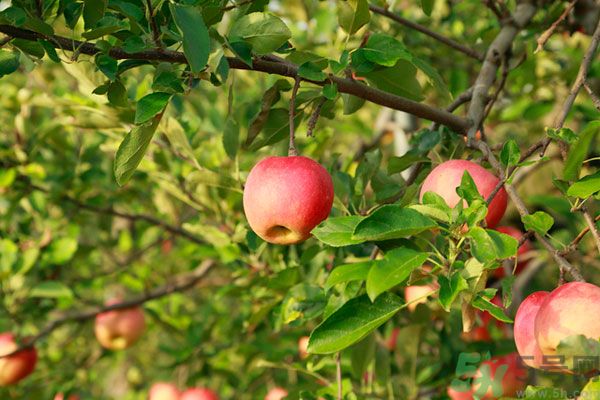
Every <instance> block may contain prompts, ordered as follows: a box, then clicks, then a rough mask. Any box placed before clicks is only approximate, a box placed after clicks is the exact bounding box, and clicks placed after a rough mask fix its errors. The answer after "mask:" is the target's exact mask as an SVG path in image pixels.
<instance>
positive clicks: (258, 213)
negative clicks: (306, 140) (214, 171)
mask: <svg viewBox="0 0 600 400" xmlns="http://www.w3.org/2000/svg"><path fill="white" fill-rule="evenodd" d="M333 196H334V194H333V181H332V179H331V176H330V175H329V173H328V172H327V171H326V170H325V168H323V166H321V165H320V164H319V163H317V162H315V161H314V160H312V159H310V158H307V157H303V156H290V157H267V158H265V159H263V160H262V161H260V162H259V163H258V164H256V165H255V166H254V168H252V170H251V171H250V174H249V175H248V179H247V181H246V186H245V187H244V212H245V213H246V218H247V219H248V223H249V224H250V227H251V228H252V230H253V231H254V232H256V234H257V235H258V236H260V237H261V238H262V239H264V240H265V241H267V242H269V243H274V244H294V243H300V242H303V241H305V240H306V239H308V238H309V237H310V232H311V231H312V229H313V228H314V227H315V226H317V225H318V224H319V223H320V222H321V221H323V220H324V219H326V218H327V217H328V216H329V212H330V211H331V207H332V205H333Z"/></svg>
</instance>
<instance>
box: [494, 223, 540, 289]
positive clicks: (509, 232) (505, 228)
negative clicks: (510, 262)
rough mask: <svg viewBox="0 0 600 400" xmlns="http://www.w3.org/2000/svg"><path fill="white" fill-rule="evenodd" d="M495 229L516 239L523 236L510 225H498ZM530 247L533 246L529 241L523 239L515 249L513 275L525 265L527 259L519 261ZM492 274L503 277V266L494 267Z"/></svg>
mask: <svg viewBox="0 0 600 400" xmlns="http://www.w3.org/2000/svg"><path fill="white" fill-rule="evenodd" d="M495 229H496V230H497V231H498V232H500V233H505V234H507V235H510V236H512V237H514V238H515V239H517V240H521V237H523V232H521V231H520V230H519V229H517V228H515V227H512V226H498V227H496V228H495ZM532 248H533V246H532V245H531V242H530V241H529V240H526V241H524V242H523V244H522V245H521V246H519V249H518V250H517V268H516V269H515V275H516V274H518V273H519V272H521V271H522V270H523V268H525V267H526V266H527V263H528V260H525V261H521V257H522V256H523V254H527V253H528V252H530V251H531V249H532ZM494 276H495V277H496V278H498V279H501V278H503V277H504V268H502V267H500V268H496V269H495V270H494Z"/></svg>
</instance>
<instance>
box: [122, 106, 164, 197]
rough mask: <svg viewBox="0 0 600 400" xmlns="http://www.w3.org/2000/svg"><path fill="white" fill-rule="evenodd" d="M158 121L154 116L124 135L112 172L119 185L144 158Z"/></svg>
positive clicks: (127, 179)
mask: <svg viewBox="0 0 600 400" xmlns="http://www.w3.org/2000/svg"><path fill="white" fill-rule="evenodd" d="M159 122H160V117H155V118H154V119H152V121H150V122H148V123H146V124H144V125H139V126H135V127H134V128H133V129H132V130H131V131H130V132H129V133H128V134H127V135H125V138H124V139H123V141H122V142H121V144H120V145H119V149H118V150H117V154H116V155H115V164H114V172H115V179H116V180H117V183H118V184H119V186H123V185H124V184H126V183H127V181H129V179H130V178H131V176H132V175H133V173H134V172H135V170H136V168H137V166H138V165H139V164H140V162H141V161H142V158H144V154H145V153H146V149H147V148H148V145H150V141H151V140H152V136H153V135H154V132H155V131H156V127H157V126H158V123H159Z"/></svg>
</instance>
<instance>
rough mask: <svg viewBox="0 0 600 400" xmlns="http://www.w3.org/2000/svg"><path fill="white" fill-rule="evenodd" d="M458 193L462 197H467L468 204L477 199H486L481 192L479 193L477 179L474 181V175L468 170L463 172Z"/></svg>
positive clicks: (457, 189)
mask: <svg viewBox="0 0 600 400" xmlns="http://www.w3.org/2000/svg"><path fill="white" fill-rule="evenodd" d="M456 193H458V195H459V196H460V197H461V198H463V199H465V200H466V201H467V203H468V204H472V203H473V202H474V201H475V200H485V199H484V198H483V197H481V194H479V190H478V189H477V185H475V181H473V177H472V176H471V174H469V172H468V171H465V172H464V173H463V176H462V178H461V180H460V186H459V187H458V188H456Z"/></svg>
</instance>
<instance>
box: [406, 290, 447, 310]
mask: <svg viewBox="0 0 600 400" xmlns="http://www.w3.org/2000/svg"><path fill="white" fill-rule="evenodd" d="M438 289H439V285H438V284H437V283H430V284H428V285H413V286H407V287H405V288H404V298H405V299H406V302H407V303H410V304H409V305H408V306H407V307H406V308H408V311H410V312H414V311H415V310H416V309H417V306H418V305H419V304H426V303H427V297H423V296H425V295H426V294H428V293H431V292H432V291H434V290H438ZM420 297H421V299H419V300H417V301H415V300H416V299H418V298H420ZM412 301H414V303H411V302H412Z"/></svg>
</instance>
